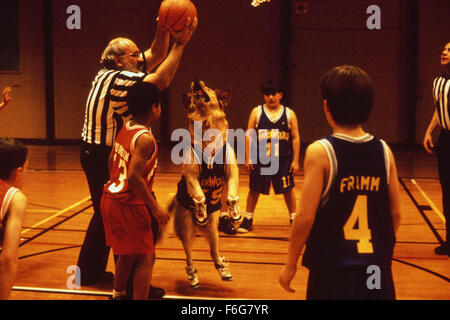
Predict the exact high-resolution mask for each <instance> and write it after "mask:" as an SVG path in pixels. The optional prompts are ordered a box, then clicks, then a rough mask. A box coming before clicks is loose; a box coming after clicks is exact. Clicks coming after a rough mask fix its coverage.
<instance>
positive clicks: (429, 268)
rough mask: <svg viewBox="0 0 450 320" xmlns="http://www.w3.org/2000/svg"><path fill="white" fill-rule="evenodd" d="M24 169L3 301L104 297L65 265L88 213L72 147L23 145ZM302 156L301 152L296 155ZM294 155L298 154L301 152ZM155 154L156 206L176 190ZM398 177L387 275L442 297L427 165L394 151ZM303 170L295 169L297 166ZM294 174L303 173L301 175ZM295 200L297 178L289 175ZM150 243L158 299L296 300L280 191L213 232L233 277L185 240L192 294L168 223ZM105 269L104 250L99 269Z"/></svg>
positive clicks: (442, 264) (448, 272)
mask: <svg viewBox="0 0 450 320" xmlns="http://www.w3.org/2000/svg"><path fill="white" fill-rule="evenodd" d="M29 151H30V155H29V159H30V166H29V173H28V176H27V181H26V184H25V187H24V188H23V191H24V193H25V194H26V195H27V197H28V201H29V206H28V210H27V214H26V217H25V221H24V225H23V231H22V237H23V238H22V242H21V245H20V248H19V259H20V260H19V271H18V276H17V280H16V282H15V285H14V287H13V291H12V293H11V299H12V300H106V299H108V298H109V296H110V294H111V291H112V287H113V283H112V282H110V283H103V284H100V285H98V286H95V287H81V288H80V289H77V288H74V282H73V275H74V267H73V265H75V264H76V262H77V259H78V253H79V250H80V247H81V244H82V243H83V239H84V235H85V231H86V229H87V226H88V223H89V221H90V218H91V216H92V214H93V209H92V206H91V201H90V196H89V190H88V186H87V182H86V179H85V176H84V173H83V171H82V170H81V165H80V161H79V148H78V147H73V146H70V147H47V146H46V147H43V146H29ZM302 151H304V150H302ZM302 154H303V152H302ZM169 155H170V148H167V147H166V148H164V147H163V148H161V153H160V157H159V160H158V163H159V167H158V172H157V175H156V179H155V184H154V191H155V193H156V196H157V198H158V200H159V202H160V203H161V204H163V205H165V204H166V203H167V202H168V200H169V197H170V196H171V194H173V193H175V192H176V184H177V182H178V180H179V178H180V173H179V170H180V168H179V167H176V166H174V165H173V164H172V162H171V161H170V157H169ZM394 155H395V156H396V161H397V165H398V171H399V177H400V180H401V205H402V210H401V213H402V222H401V226H400V229H399V233H398V239H397V244H396V247H395V251H394V261H393V266H392V268H393V274H394V283H395V286H396V293H397V298H398V299H401V300H403V299H406V300H410V299H412V300H416V299H424V300H428V299H433V300H448V299H450V282H449V280H450V259H449V258H448V257H447V256H437V255H435V254H434V248H435V247H436V246H437V245H438V242H439V241H440V240H441V239H442V238H443V237H444V231H445V227H444V226H445V225H444V218H443V214H442V203H441V191H440V185H439V181H438V179H437V168H436V161H435V158H434V157H433V156H429V155H427V154H426V153H425V152H424V151H422V150H412V151H411V150H395V149H394ZM301 165H302V163H301ZM301 170H302V169H301ZM295 183H296V195H297V198H298V197H299V195H300V193H301V190H302V184H303V172H302V171H301V172H300V173H299V174H298V175H296V177H295ZM247 192H248V175H247V173H246V172H245V168H243V167H242V168H240V188H239V197H240V199H241V202H240V205H241V209H245V201H246V197H247ZM169 228H170V229H169V230H168V232H167V236H166V238H165V239H164V240H163V241H162V242H161V243H160V244H159V245H158V246H157V252H156V257H157V258H156V265H155V269H154V275H153V285H154V286H157V287H162V288H164V289H165V290H166V296H165V297H164V299H180V298H182V299H202V300H203V299H205V300H206V299H227V300H229V299H258V300H266V299H267V300H272V299H275V300H290V299H296V300H300V299H304V298H305V290H306V283H307V276H308V271H307V269H305V268H303V267H300V268H299V269H298V272H297V275H296V277H295V278H294V281H293V283H292V287H293V288H295V289H296V293H295V294H290V293H287V292H286V291H284V290H283V289H282V288H281V287H280V286H279V284H278V275H279V273H280V270H281V268H282V266H283V263H284V261H285V256H286V253H287V246H288V238H289V219H288V215H287V209H286V208H285V204H284V201H283V198H282V196H281V195H279V196H278V195H273V194H271V195H269V196H262V197H260V200H259V202H258V205H257V208H256V211H255V218H254V230H253V231H252V232H249V233H247V234H243V235H242V234H238V235H236V236H228V235H225V234H223V233H220V249H221V253H222V255H224V256H225V257H226V260H227V262H229V267H230V269H231V272H232V274H233V277H234V280H233V281H231V282H223V281H222V280H221V279H220V276H219V274H218V273H217V271H216V270H215V268H214V266H213V263H212V261H211V258H210V256H209V247H208V245H207V242H206V240H205V239H203V238H201V237H198V238H197V239H196V241H195V242H194V252H193V255H194V260H195V263H196V266H197V268H198V272H199V273H198V276H199V280H200V288H198V289H196V290H193V289H190V288H189V283H188V280H187V276H186V274H185V271H184V267H185V254H184V250H183V247H182V244H181V242H180V241H179V240H178V239H177V238H176V237H175V234H174V233H173V231H172V226H171V225H170V227H169ZM107 270H108V271H112V272H113V271H114V262H113V258H112V254H111V255H110V260H109V263H108V267H107Z"/></svg>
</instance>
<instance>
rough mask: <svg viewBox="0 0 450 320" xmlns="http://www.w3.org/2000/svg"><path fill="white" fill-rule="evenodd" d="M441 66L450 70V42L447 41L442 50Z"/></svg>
mask: <svg viewBox="0 0 450 320" xmlns="http://www.w3.org/2000/svg"><path fill="white" fill-rule="evenodd" d="M441 66H442V67H444V69H447V71H450V42H447V43H446V44H445V46H444V49H442V52H441Z"/></svg>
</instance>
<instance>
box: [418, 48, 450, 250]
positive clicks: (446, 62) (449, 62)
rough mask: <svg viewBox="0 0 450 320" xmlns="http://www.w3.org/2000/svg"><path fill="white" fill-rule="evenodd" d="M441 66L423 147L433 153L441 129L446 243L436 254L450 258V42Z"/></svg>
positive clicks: (439, 146)
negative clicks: (437, 129)
mask: <svg viewBox="0 0 450 320" xmlns="http://www.w3.org/2000/svg"><path fill="white" fill-rule="evenodd" d="M441 66H442V68H443V69H444V72H443V74H442V75H441V76H440V77H437V78H436V79H434V82H433V101H434V104H435V106H436V110H435V111H434V114H433V117H432V118H431V121H430V124H429V125H428V128H427V131H426V133H425V137H424V139H423V146H424V147H425V149H426V150H427V151H428V153H431V154H432V153H433V147H434V145H433V140H432V137H431V134H432V132H433V131H434V129H436V128H437V127H438V126H440V127H441V133H440V134H439V138H438V142H437V145H436V151H437V158H438V170H439V181H440V183H441V187H442V204H443V207H444V216H445V228H446V241H445V242H444V243H442V244H441V245H440V246H439V247H437V248H436V249H435V250H434V252H435V253H436V254H438V255H445V254H446V255H449V256H450V235H449V231H450V228H449V226H450V42H448V43H447V44H446V45H445V47H444V50H443V51H442V54H441Z"/></svg>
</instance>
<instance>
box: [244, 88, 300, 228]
mask: <svg viewBox="0 0 450 320" xmlns="http://www.w3.org/2000/svg"><path fill="white" fill-rule="evenodd" d="M261 91H262V93H263V95H264V101H265V104H264V105H260V106H257V107H255V108H253V110H252V112H251V114H250V117H249V120H248V129H249V130H256V138H257V140H258V141H252V140H251V138H250V137H247V142H246V143H247V152H246V159H245V160H246V161H245V166H246V168H247V170H249V171H250V189H249V192H248V195H247V210H246V213H245V216H244V219H243V220H242V222H241V224H240V226H239V228H238V232H240V233H246V232H249V231H251V230H253V214H254V211H255V208H256V204H257V203H258V199H259V195H260V194H266V195H267V194H269V192H270V186H271V184H272V186H273V190H274V192H275V194H283V196H284V201H285V203H286V206H287V208H288V211H289V217H290V221H291V222H292V219H293V218H294V215H295V212H296V211H297V208H296V199H295V192H294V186H295V184H294V174H295V172H296V171H298V169H299V157H300V134H299V131H298V121H297V116H296V115H295V112H294V111H293V110H292V109H290V108H287V107H285V106H283V105H282V104H281V99H282V98H283V91H282V89H281V88H280V86H279V85H278V84H276V83H274V82H272V81H271V80H269V81H267V82H266V83H264V84H263V86H262V88H261ZM275 136H276V138H277V139H275ZM261 142H263V143H261ZM251 148H254V150H256V151H257V153H256V154H257V155H258V159H251V156H250V154H251V153H252V152H251ZM259 148H264V150H260V149H259ZM261 152H263V153H264V154H266V156H267V158H268V159H270V160H271V161H278V170H277V172H276V173H275V174H271V175H265V174H264V172H263V170H264V169H267V168H268V167H270V166H271V165H272V164H271V163H270V164H264V160H263V159H261V158H260V157H261ZM275 158H276V159H275ZM252 160H253V161H254V160H258V161H255V162H256V163H254V162H253V163H252Z"/></svg>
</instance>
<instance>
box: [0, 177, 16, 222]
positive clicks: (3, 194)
mask: <svg viewBox="0 0 450 320" xmlns="http://www.w3.org/2000/svg"><path fill="white" fill-rule="evenodd" d="M18 190H19V189H17V188H14V187H12V186H10V185H9V184H7V183H6V182H5V181H3V180H0V221H3V218H4V217H5V215H6V212H7V211H8V208H9V204H10V203H11V199H12V197H13V196H14V194H15V193H16V192H17V191H18Z"/></svg>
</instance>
